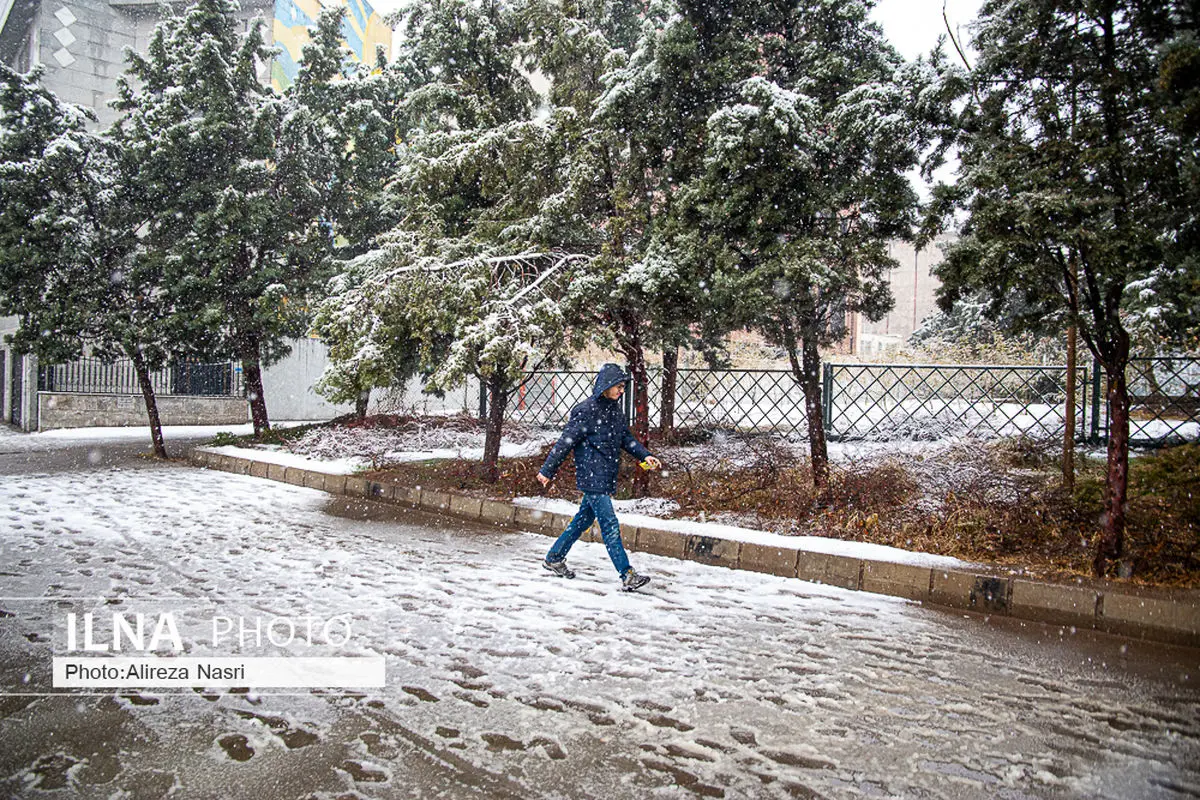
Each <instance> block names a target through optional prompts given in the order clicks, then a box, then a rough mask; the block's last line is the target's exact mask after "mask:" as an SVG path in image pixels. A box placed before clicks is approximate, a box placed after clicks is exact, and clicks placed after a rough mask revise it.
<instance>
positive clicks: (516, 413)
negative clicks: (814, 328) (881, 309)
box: [481, 357, 1200, 446]
mask: <svg viewBox="0 0 1200 800" xmlns="http://www.w3.org/2000/svg"><path fill="white" fill-rule="evenodd" d="M593 378H594V373H593V372H591V371H554V372H535V373H530V375H529V377H528V378H527V380H526V381H525V383H524V384H523V385H522V386H521V388H520V389H519V390H518V391H517V393H516V395H515V396H514V398H513V400H512V402H511V403H510V406H509V410H508V414H507V418H508V419H510V420H516V421H520V422H523V423H525V424H529V425H545V426H551V427H560V426H561V425H562V424H563V423H565V422H566V420H567V417H568V415H569V414H570V411H571V409H572V408H573V407H574V406H575V404H576V403H579V402H581V401H582V400H584V399H585V398H587V397H588V396H589V395H590V394H591V390H592V380H593ZM822 379H823V392H822V400H823V403H824V409H823V410H824V412H825V413H824V418H825V428H826V433H827V435H828V436H829V437H830V438H834V439H870V440H888V439H910V440H911V439H918V440H921V439H925V440H931V439H939V438H944V437H949V436H975V437H980V438H999V437H1009V436H1018V435H1024V436H1031V437H1034V438H1057V437H1060V436H1062V431H1063V422H1064V414H1065V406H1066V368H1065V367H1058V366H1046V367H1031V366H988V365H981V366H959V365H920V364H825V365H824V373H823V376H822ZM1076 379H1077V385H1076V392H1075V398H1076V413H1077V417H1076V424H1075V430H1076V436H1077V437H1078V438H1079V439H1080V440H1083V439H1085V438H1091V439H1092V440H1093V441H1096V440H1099V439H1100V438H1102V437H1105V436H1107V413H1106V412H1107V407H1106V406H1105V404H1103V403H1102V402H1101V399H1102V397H1103V387H1102V383H1103V382H1102V380H1101V376H1100V375H1099V374H1098V371H1097V368H1096V366H1095V365H1093V366H1092V367H1091V368H1088V367H1080V368H1079V369H1078V370H1077V375H1076ZM1129 385H1130V394H1131V396H1132V400H1133V415H1132V416H1133V420H1132V423H1131V425H1132V428H1131V432H1130V434H1131V439H1132V443H1133V444H1135V445H1137V446H1158V445H1163V444H1168V443H1174V442H1179V441H1200V358H1194V357H1186V358H1185V357H1174V358H1153V359H1134V360H1133V361H1132V362H1131V364H1130V374H1129ZM626 397H628V393H627V395H626ZM649 399H650V419H651V426H652V427H656V426H657V422H658V419H659V415H660V410H661V401H662V374H661V372H658V371H651V374H650V392H649ZM627 408H628V403H627ZM481 413H482V408H481ZM675 425H676V427H678V428H705V427H707V428H721V429H727V430H739V431H747V432H749V431H756V432H776V433H782V434H785V435H791V436H799V437H805V436H806V435H807V421H806V415H805V406H804V395H803V393H802V392H801V391H800V387H799V385H798V384H797V383H796V382H795V380H794V379H793V377H792V373H791V372H790V371H789V370H691V369H681V370H679V372H678V374H677V379H676V392H675Z"/></svg>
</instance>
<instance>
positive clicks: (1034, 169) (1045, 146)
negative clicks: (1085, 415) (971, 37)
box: [939, 0, 1198, 575]
mask: <svg viewBox="0 0 1200 800" xmlns="http://www.w3.org/2000/svg"><path fill="white" fill-rule="evenodd" d="M1189 20H1190V21H1189ZM1189 25H1190V26H1191V31H1192V34H1191V35H1194V25H1195V18H1194V16H1193V15H1192V11H1191V9H1190V7H1188V6H1187V5H1186V4H1178V3H1165V2H1164V3H1150V4H1144V3H1129V2H1124V0H1106V2H1101V3H1092V2H1073V1H1067V2H1061V1H1060V0H1017V1H1016V2H1011V3H1007V2H1006V3H998V2H989V3H987V4H985V5H984V7H983V9H982V12H981V18H980V25H979V28H978V31H977V35H976V38H975V47H976V49H977V50H978V52H979V58H978V63H977V64H975V65H974V67H973V68H972V70H971V73H970V76H969V96H968V99H969V102H968V103H967V107H966V111H965V112H964V115H963V135H962V139H961V141H960V142H959V144H960V146H961V151H962V152H961V160H962V173H961V174H962V180H961V182H960V186H959V187H958V192H959V193H960V195H961V197H962V198H963V199H964V201H965V202H966V204H967V208H968V209H969V212H970V216H969V219H968V221H967V223H966V225H965V226H964V229H963V236H962V238H961V239H960V241H959V242H958V244H957V245H955V246H954V247H952V248H951V249H950V250H949V251H948V252H947V258H946V261H945V262H944V263H943V265H942V267H941V268H940V269H939V277H941V279H942V281H943V288H942V292H941V296H940V300H939V302H941V303H942V305H943V306H946V307H948V306H950V305H952V304H953V303H955V302H957V301H958V300H959V299H960V298H961V297H963V296H965V295H968V294H970V293H972V292H975V291H977V290H980V289H984V290H986V291H987V292H988V293H989V296H990V299H991V306H992V309H993V311H994V312H996V313H1001V312H1002V311H1003V310H1005V309H1006V308H1008V307H1010V306H1011V304H1010V303H1009V302H1008V299H1009V298H1010V297H1013V296H1015V297H1018V298H1019V299H1020V301H1021V303H1022V304H1023V305H1024V307H1025V308H1026V309H1028V313H1025V314H1021V315H1019V317H1018V323H1019V324H1020V325H1021V326H1022V327H1024V328H1026V329H1033V330H1045V328H1046V323H1047V321H1055V320H1058V319H1061V317H1062V315H1063V314H1064V313H1065V315H1066V316H1067V317H1068V319H1069V321H1070V322H1071V323H1073V324H1074V325H1075V326H1077V329H1078V331H1079V335H1080V336H1081V337H1082V339H1083V340H1084V342H1086V344H1087V347H1088V349H1089V350H1091V352H1092V354H1093V356H1094V357H1095V358H1096V359H1097V360H1098V361H1099V362H1100V364H1101V366H1102V367H1103V369H1104V372H1105V375H1106V376H1107V388H1106V395H1107V399H1108V406H1109V412H1110V416H1109V439H1108V462H1107V481H1106V491H1105V501H1104V506H1105V510H1104V515H1103V518H1102V520H1101V525H1102V534H1101V536H1100V537H1099V541H1098V545H1097V549H1096V556H1095V561H1094V568H1095V571H1096V574H1097V575H1103V574H1105V573H1106V571H1107V570H1108V569H1109V567H1110V566H1111V564H1112V563H1113V562H1114V561H1115V560H1117V559H1120V558H1121V557H1122V556H1123V554H1124V529H1125V509H1126V497H1127V486H1128V462H1129V411H1130V406H1129V391H1128V387H1127V384H1126V369H1127V367H1128V365H1129V358H1130V326H1131V325H1141V324H1143V323H1145V322H1147V321H1149V322H1150V323H1151V324H1152V325H1153V326H1154V327H1155V328H1156V329H1157V330H1158V331H1160V332H1161V334H1162V335H1164V336H1167V337H1170V338H1173V339H1176V340H1178V339H1180V338H1183V337H1184V336H1186V333H1187V331H1188V330H1189V329H1191V330H1195V326H1196V320H1197V313H1196V305H1195V298H1196V296H1197V294H1196V290H1197V288H1198V284H1197V279H1196V264H1197V261H1196V252H1197V247H1196V245H1197V237H1196V225H1195V219H1194V216H1195V214H1194V209H1195V202H1196V199H1197V197H1196V190H1195V185H1196V184H1195V175H1196V172H1195V166H1196V163H1197V162H1196V139H1195V129H1194V128H1193V129H1192V133H1191V136H1190V137H1189V136H1188V134H1187V130H1188V128H1187V119H1188V111H1187V109H1188V108H1189V106H1190V107H1191V108H1192V109H1193V113H1194V99H1193V100H1192V101H1191V103H1189V95H1190V96H1191V97H1192V98H1194V94H1191V93H1190V92H1189V91H1188V90H1187V89H1186V88H1184V87H1183V86H1181V85H1180V84H1179V83H1178V82H1176V81H1175V80H1174V76H1175V75H1178V74H1183V73H1186V70H1187V67H1186V65H1187V64H1188V63H1191V62H1190V60H1189V59H1190V56H1188V52H1189V51H1188V49H1187V48H1188V44H1187V42H1188V40H1189V39H1190V38H1191V35H1185V34H1186V32H1187V31H1186V28H1187V26H1189ZM1193 41H1194V40H1193ZM1176 48H1178V49H1176ZM1177 57H1178V58H1179V60H1178V61H1174V60H1173V59H1175V58H1177ZM1176 67H1179V68H1182V70H1183V72H1181V73H1176V72H1175V71H1174V69H1175V68H1176ZM1193 120H1194V117H1193ZM1076 274H1077V275H1078V278H1076V277H1075V276H1076ZM1139 320H1140V321H1139Z"/></svg>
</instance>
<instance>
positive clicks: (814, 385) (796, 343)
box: [781, 322, 829, 497]
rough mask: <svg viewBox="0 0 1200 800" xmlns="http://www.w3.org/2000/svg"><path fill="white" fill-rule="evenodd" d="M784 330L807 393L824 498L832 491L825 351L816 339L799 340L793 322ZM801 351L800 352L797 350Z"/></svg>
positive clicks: (811, 447)
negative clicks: (823, 370)
mask: <svg viewBox="0 0 1200 800" xmlns="http://www.w3.org/2000/svg"><path fill="white" fill-rule="evenodd" d="M781 330H782V333H783V345H784V349H785V350H787V354H788V360H789V361H790V362H791V364H792V377H793V378H794V379H795V381H796V383H798V384H800V391H801V392H803V393H804V411H805V417H806V418H807V419H808V454H809V459H810V460H811V461H812V476H813V487H814V488H816V489H817V491H818V493H819V494H820V495H821V496H822V497H824V495H825V494H826V493H827V492H828V490H829V451H828V448H826V446H825V410H824V406H823V405H822V403H821V354H820V352H818V350H817V345H816V340H815V339H811V338H805V339H801V340H797V337H796V334H795V331H794V329H793V328H792V326H791V324H790V323H787V322H785V323H783V326H782V329H781ZM797 350H799V351H800V352H799V353H797Z"/></svg>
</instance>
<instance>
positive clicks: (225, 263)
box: [113, 0, 330, 433]
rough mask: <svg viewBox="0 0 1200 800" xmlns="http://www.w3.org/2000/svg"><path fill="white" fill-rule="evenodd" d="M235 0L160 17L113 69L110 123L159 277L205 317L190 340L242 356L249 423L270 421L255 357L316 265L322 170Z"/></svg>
mask: <svg viewBox="0 0 1200 800" xmlns="http://www.w3.org/2000/svg"><path fill="white" fill-rule="evenodd" d="M235 8H236V6H235V4H234V3H233V2H232V0H198V2H197V3H196V4H195V5H193V6H191V7H190V8H189V9H188V10H187V12H186V14H185V15H184V16H182V17H172V18H169V19H168V20H166V21H164V22H163V23H160V24H159V26H158V27H157V28H156V30H155V33H154V35H153V36H152V38H151V41H150V44H149V47H148V51H147V54H146V55H145V56H139V55H136V54H135V55H131V57H130V66H129V69H128V71H127V73H126V74H125V75H124V76H123V77H122V79H121V81H120V85H119V99H118V101H117V102H116V103H115V106H116V108H117V109H118V110H119V111H121V112H123V116H122V118H121V119H120V120H119V121H118V123H117V125H116V126H115V127H114V130H113V135H114V137H115V138H116V140H117V141H118V142H119V144H120V145H121V146H122V148H124V149H125V151H126V152H127V154H128V155H129V157H130V158H131V159H132V161H133V163H134V164H136V168H137V174H136V181H137V183H138V184H139V186H140V187H141V189H142V192H143V196H142V198H141V199H142V201H143V202H144V204H145V205H144V208H145V209H146V211H147V214H148V216H149V217H150V220H151V221H150V222H149V224H148V226H147V228H148V234H147V235H148V236H149V237H150V239H151V241H152V242H153V243H154V245H155V246H156V247H159V248H161V249H162V250H164V251H165V252H167V253H169V258H168V260H167V264H166V268H167V270H168V277H169V278H170V283H169V285H170V287H171V291H172V293H173V295H174V297H175V298H176V301H177V302H178V303H179V304H181V306H184V307H186V308H188V309H189V310H190V313H191V316H192V318H194V319H196V320H199V321H201V322H202V323H203V324H204V325H205V327H206V328H207V331H208V336H207V337H204V338H197V339H194V340H193V342H192V346H193V347H194V348H195V350H196V352H197V353H203V354H205V355H209V356H213V355H218V354H231V355H233V356H235V357H237V358H238V359H239V360H240V361H241V363H242V367H243V370H244V376H245V382H246V391H247V395H248V399H249V401H250V410H251V418H252V420H253V422H254V429H255V432H256V433H261V432H262V431H264V430H266V429H268V428H269V427H270V419H269V417H268V414H267V405H266V398H265V397H264V395H263V388H262V367H263V366H264V365H267V364H270V363H272V361H274V360H276V359H278V358H281V357H282V356H283V355H285V354H286V352H287V349H288V348H287V344H286V341H287V339H289V338H294V337H297V336H300V335H303V333H304V332H305V331H306V329H307V327H308V325H307V322H308V319H307V317H308V313H307V308H308V303H309V300H310V296H311V295H312V294H313V292H314V291H315V289H316V287H317V286H319V285H320V283H321V282H322V281H323V280H324V277H325V273H324V269H325V267H326V264H327V258H328V250H329V246H330V232H329V230H328V229H327V226H325V225H324V224H323V222H322V218H321V215H322V212H323V200H324V198H323V196H322V192H321V187H323V186H324V185H325V184H326V183H327V181H328V180H329V176H328V169H327V167H328V161H327V159H324V158H322V157H321V156H322V153H321V152H320V151H317V152H315V153H314V149H313V142H314V140H315V139H316V138H317V136H315V135H314V131H313V125H314V124H316V123H315V121H314V119H313V118H312V117H311V116H310V115H308V114H305V113H300V112H297V109H296V108H295V106H294V104H290V103H288V102H286V101H284V100H282V99H280V98H278V97H276V96H274V94H273V93H272V91H271V90H270V89H269V88H266V87H264V86H263V85H262V84H261V83H260V82H259V80H258V77H257V65H258V64H259V63H265V62H266V61H267V60H268V58H269V55H270V54H269V52H268V50H267V49H266V48H265V47H264V45H263V40H262V34H261V31H260V30H259V28H258V27H257V26H255V27H254V28H252V29H251V30H250V31H249V33H247V34H246V35H245V36H244V37H242V36H241V35H240V34H239V33H238V30H237V29H238V24H237V21H236V18H235V16H234V11H235ZM293 112H297V113H293Z"/></svg>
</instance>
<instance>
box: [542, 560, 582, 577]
mask: <svg viewBox="0 0 1200 800" xmlns="http://www.w3.org/2000/svg"><path fill="white" fill-rule="evenodd" d="M542 566H543V567H545V568H546V569H548V570H550V571H551V572H553V573H554V574H555V575H557V576H558V577H560V578H574V577H575V570H573V569H571V568H570V567H568V566H567V562H566V561H565V560H563V561H543V562H542Z"/></svg>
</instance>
